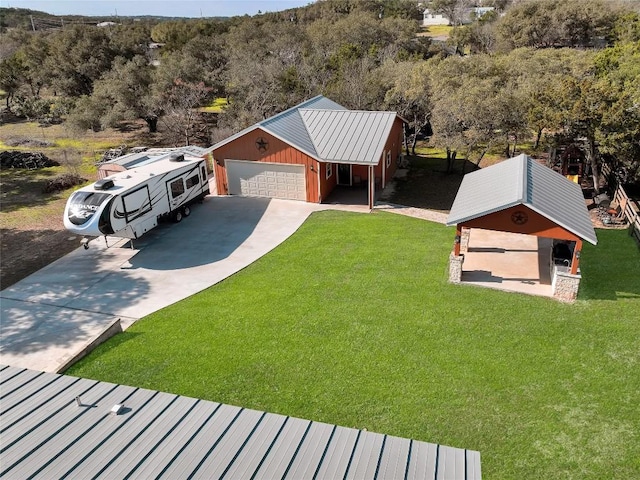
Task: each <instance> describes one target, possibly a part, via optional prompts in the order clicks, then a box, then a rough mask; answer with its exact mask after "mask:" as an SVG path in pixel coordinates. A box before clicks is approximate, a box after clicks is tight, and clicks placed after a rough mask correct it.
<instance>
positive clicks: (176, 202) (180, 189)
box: [169, 178, 185, 210]
mask: <svg viewBox="0 0 640 480" xmlns="http://www.w3.org/2000/svg"><path fill="white" fill-rule="evenodd" d="M169 192H170V196H171V198H170V199H169V202H170V204H171V210H175V209H176V208H178V207H179V206H180V205H182V202H183V199H184V192H185V188H184V180H183V179H182V178H176V179H175V180H173V181H172V182H171V183H170V184H169Z"/></svg>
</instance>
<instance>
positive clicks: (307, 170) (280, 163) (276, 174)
mask: <svg viewBox="0 0 640 480" xmlns="http://www.w3.org/2000/svg"><path fill="white" fill-rule="evenodd" d="M403 123H404V121H403V120H402V118H400V117H399V116H398V115H397V114H396V113H395V112H370V111H355V110H347V109H346V108H344V107H343V106H341V105H339V104H337V103H335V102H333V101H332V100H329V99H328V98H326V97H323V96H321V95H320V96H317V97H314V98H312V99H310V100H307V101H305V102H303V103H301V104H300V105H297V106H295V107H293V108H290V109H289V110H286V111H284V112H282V113H279V114H277V115H274V116H273V117H270V118H268V119H266V120H263V121H261V122H258V123H256V124H255V125H252V126H251V127H249V128H246V129H244V130H242V131H241V132H238V133H237V134H235V135H232V136H231V137H229V138H227V139H226V140H223V141H221V142H219V143H217V144H215V145H213V146H212V147H211V148H210V149H209V150H208V152H211V154H212V156H213V160H214V169H215V177H216V187H217V190H218V194H219V195H246V196H260V197H271V198H284V199H292V200H302V201H306V202H313V203H322V202H323V201H324V200H326V199H327V197H328V196H329V194H330V193H331V191H332V190H333V189H334V188H335V187H336V185H346V186H354V187H356V186H366V187H367V189H366V191H367V195H368V203H369V207H370V208H373V203H374V198H375V192H376V190H377V189H380V188H384V187H385V185H386V184H387V183H388V181H389V180H390V179H391V178H392V176H393V174H394V173H395V170H396V166H397V164H398V161H399V158H400V152H401V148H402V135H403Z"/></svg>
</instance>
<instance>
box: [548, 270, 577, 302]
mask: <svg viewBox="0 0 640 480" xmlns="http://www.w3.org/2000/svg"><path fill="white" fill-rule="evenodd" d="M581 278H582V276H581V275H571V274H570V273H568V272H563V271H559V270H558V269H557V268H555V269H554V273H553V280H552V283H551V291H552V292H553V296H554V297H555V298H557V299H558V300H563V301H565V302H573V301H574V300H575V299H576V298H577V297H578V288H580V279H581Z"/></svg>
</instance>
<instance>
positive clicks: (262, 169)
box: [225, 160, 307, 201]
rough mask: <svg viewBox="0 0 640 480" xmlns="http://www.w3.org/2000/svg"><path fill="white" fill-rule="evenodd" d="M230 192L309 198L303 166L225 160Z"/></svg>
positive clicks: (255, 195) (296, 198)
mask: <svg viewBox="0 0 640 480" xmlns="http://www.w3.org/2000/svg"><path fill="white" fill-rule="evenodd" d="M225 164H226V166H227V181H228V185H229V193H230V194H231V195H246V196H251V197H270V198H285V199H288V200H303V201H304V200H306V199H307V193H306V188H305V181H304V170H305V168H304V165H283V164H280V163H261V162H250V161H246V160H225Z"/></svg>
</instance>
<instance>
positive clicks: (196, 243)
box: [0, 196, 327, 372]
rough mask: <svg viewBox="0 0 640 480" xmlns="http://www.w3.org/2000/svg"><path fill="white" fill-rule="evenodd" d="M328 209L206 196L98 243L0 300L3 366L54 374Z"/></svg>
mask: <svg viewBox="0 0 640 480" xmlns="http://www.w3.org/2000/svg"><path fill="white" fill-rule="evenodd" d="M323 208H327V206H326V205H318V204H310V203H304V202H294V201H286V200H275V199H265V198H243V197H233V196H230V197H217V196H210V197H207V198H206V199H205V201H204V203H203V204H202V205H195V206H194V208H193V209H192V214H191V216H190V217H189V218H187V219H185V220H183V221H182V222H181V223H180V224H177V225H171V224H161V225H160V226H158V227H157V228H155V229H154V230H152V231H151V232H149V233H147V234H146V235H145V236H144V237H142V239H140V240H136V241H134V245H133V246H134V248H133V249H132V248H130V244H129V242H128V241H124V240H121V239H115V238H109V239H108V243H109V246H108V248H107V247H106V246H105V239H104V238H98V239H95V240H93V241H92V242H91V243H90V248H89V249H88V250H84V249H83V248H78V249H76V250H74V251H73V252H71V253H70V254H68V255H66V256H64V257H62V258H60V259H59V260H57V261H55V262H54V263H52V264H50V265H48V266H47V267H45V268H43V269H42V270H39V271H38V272H36V273H34V274H32V275H30V276H29V277H27V278H25V279H24V280H21V281H20V282H18V283H16V284H14V285H13V286H11V287H9V288H7V289H5V290H3V291H2V292H0V302H1V315H2V317H1V324H0V363H1V364H4V365H11V366H15V367H24V368H31V369H35V370H43V371H49V372H55V371H58V370H59V369H61V368H62V367H63V366H64V365H65V364H66V363H67V362H68V360H69V359H70V358H72V357H73V356H75V354H77V353H78V352H80V351H82V350H83V349H84V348H85V347H86V346H87V345H88V344H90V343H91V342H92V341H94V340H95V339H96V338H97V337H98V336H99V335H101V334H102V333H103V332H104V331H105V330H106V329H107V328H108V327H109V326H110V325H112V324H113V323H114V322H115V321H116V320H117V319H120V321H121V324H122V328H127V327H128V326H129V325H131V324H132V323H133V322H134V321H135V320H137V319H139V318H142V317H144V316H146V315H148V314H150V313H152V312H155V311H156V310H159V309H161V308H163V307H166V306H167V305H171V304H172V303H175V302H177V301H179V300H182V299H184V298H186V297H188V296H190V295H193V294H194V293H197V292H199V291H201V290H204V289H205V288H207V287H209V286H211V285H214V284H216V283H218V282H219V281H221V280H223V279H225V278H226V277H228V276H230V275H232V274H234V273H236V272H237V271H239V270H241V269H243V268H244V267H246V266H247V265H249V264H251V263H252V262H254V261H255V260H257V259H258V258H260V257H261V256H262V255H264V254H265V253H267V252H269V251H270V250H272V249H273V248H275V247H276V246H278V245H279V244H280V243H282V242H283V241H284V240H285V239H287V238H288V237H289V236H290V235H291V234H293V233H294V232H295V231H296V230H297V229H298V227H300V225H301V224H302V223H303V222H304V221H305V220H306V218H307V217H308V216H309V214H311V213H312V212H313V211H316V210H321V209H323Z"/></svg>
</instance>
